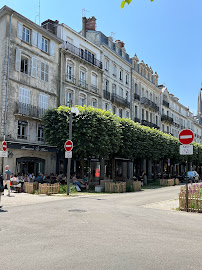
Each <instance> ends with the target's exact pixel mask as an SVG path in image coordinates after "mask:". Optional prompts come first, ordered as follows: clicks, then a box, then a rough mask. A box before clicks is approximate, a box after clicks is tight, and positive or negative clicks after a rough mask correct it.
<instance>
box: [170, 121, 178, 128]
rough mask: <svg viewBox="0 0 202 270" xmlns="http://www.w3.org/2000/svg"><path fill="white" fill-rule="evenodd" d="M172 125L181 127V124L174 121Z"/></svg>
mask: <svg viewBox="0 0 202 270" xmlns="http://www.w3.org/2000/svg"><path fill="white" fill-rule="evenodd" d="M172 125H173V126H175V127H176V128H179V127H180V124H178V123H175V122H173V123H172Z"/></svg>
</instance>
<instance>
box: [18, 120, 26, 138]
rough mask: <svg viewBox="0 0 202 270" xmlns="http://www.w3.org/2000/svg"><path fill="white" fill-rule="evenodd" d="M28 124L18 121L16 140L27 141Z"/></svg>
mask: <svg viewBox="0 0 202 270" xmlns="http://www.w3.org/2000/svg"><path fill="white" fill-rule="evenodd" d="M27 128H28V123H27V122H26V121H18V138H19V139H27Z"/></svg>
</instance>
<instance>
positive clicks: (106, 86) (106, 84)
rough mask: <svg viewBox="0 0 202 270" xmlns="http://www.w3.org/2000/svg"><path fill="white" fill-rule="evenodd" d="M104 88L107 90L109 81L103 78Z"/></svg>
mask: <svg viewBox="0 0 202 270" xmlns="http://www.w3.org/2000/svg"><path fill="white" fill-rule="evenodd" d="M105 90H106V91H108V90H109V81H108V80H105Z"/></svg>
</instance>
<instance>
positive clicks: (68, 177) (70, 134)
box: [67, 112, 72, 195]
mask: <svg viewBox="0 0 202 270" xmlns="http://www.w3.org/2000/svg"><path fill="white" fill-rule="evenodd" d="M71 139H72V112H70V116H69V140H71ZM71 160H72V159H71V158H68V164H67V195H69V183H70V168H71Z"/></svg>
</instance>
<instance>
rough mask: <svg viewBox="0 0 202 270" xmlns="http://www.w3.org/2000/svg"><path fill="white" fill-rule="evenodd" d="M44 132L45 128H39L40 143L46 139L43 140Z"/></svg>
mask: <svg viewBox="0 0 202 270" xmlns="http://www.w3.org/2000/svg"><path fill="white" fill-rule="evenodd" d="M43 130H44V127H43V126H40V125H39V126H38V141H40V142H42V141H43V140H44V139H43V135H44V134H43V133H44V132H43Z"/></svg>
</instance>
